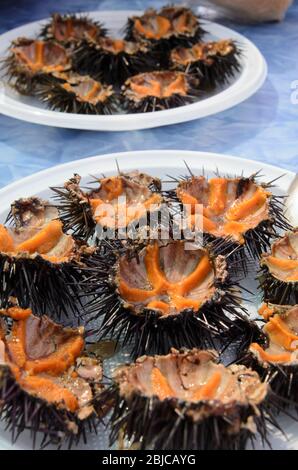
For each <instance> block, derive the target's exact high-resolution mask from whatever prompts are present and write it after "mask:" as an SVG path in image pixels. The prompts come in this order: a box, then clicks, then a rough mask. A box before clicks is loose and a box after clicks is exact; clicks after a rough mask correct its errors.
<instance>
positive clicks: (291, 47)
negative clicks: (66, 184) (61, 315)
mask: <svg viewBox="0 0 298 470" xmlns="http://www.w3.org/2000/svg"><path fill="white" fill-rule="evenodd" d="M164 3H166V2H165V1H157V0H150V1H149V0H143V1H142V0H104V1H96V0H94V1H92V0H63V2H57V1H55V2H54V1H50V0H42V1H40V0H26V1H25V0H1V2H0V33H2V32H4V31H6V30H8V29H11V28H14V27H16V26H20V25H22V24H25V23H27V22H29V21H34V20H37V19H42V18H45V17H47V16H49V14H50V13H52V12H53V11H55V10H59V11H65V12H69V11H87V10H111V9H122V10H124V9H140V10H142V9H144V8H146V7H148V6H157V7H158V6H161V5H162V4H164ZM177 3H178V2H177ZM225 24H227V25H228V26H230V27H232V28H234V29H235V30H237V31H239V32H240V33H242V34H244V35H245V36H247V37H248V38H249V39H251V40H252V41H253V42H254V43H255V44H256V45H257V46H258V47H259V49H260V50H261V51H262V53H263V54H264V56H265V58H266V60H267V62H268V66H269V74H268V77H267V80H266V82H265V84H264V85H263V87H262V88H261V89H260V90H259V91H258V92H257V93H256V94H255V95H254V96H253V97H251V98H250V99H248V100H247V101H245V102H244V103H242V104H240V105H238V106H237V107H234V108H232V109H230V110H228V111H225V112H222V113H220V114H217V115H215V116H211V117H209V118H205V119H201V120H196V121H192V122H189V123H185V124H177V125H173V126H167V127H161V128H159V129H153V130H144V131H135V132H120V133H105V132H88V131H75V130H64V129H58V128H52V127H45V126H39V125H36V124H29V123H26V122H22V121H19V120H15V119H11V118H8V117H6V116H3V115H0V186H1V187H2V186H4V185H6V184H8V183H10V182H11V181H13V180H16V179H19V178H22V177H24V176H26V175H29V174H31V173H34V172H37V171H39V170H42V169H45V168H48V167H51V166H53V165H57V164H59V163H64V162H67V161H70V160H73V159H79V158H82V157H85V156H90V155H95V154H104V153H110V152H119V151H127V150H140V149H171V148H172V149H188V150H205V151H214V152H221V153H226V154H232V155H237V156H239V157H246V158H251V159H254V160H259V161H261V162H266V163H271V164H274V165H278V166H280V167H283V168H287V169H290V170H293V171H297V166H298V145H297V140H298V129H297V124H298V104H294V101H293V100H291V94H292V93H293V90H292V89H291V83H292V82H294V81H295V80H298V55H297V51H298V3H297V1H296V2H294V4H293V6H292V7H291V8H290V10H289V11H288V13H287V16H286V19H285V21H284V22H282V23H271V24H261V25H239V24H236V23H231V22H228V21H226V22H225ZM292 101H293V102H292ZM0 112H1V110H0Z"/></svg>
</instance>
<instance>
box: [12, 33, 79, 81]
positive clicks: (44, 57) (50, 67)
mask: <svg viewBox="0 0 298 470" xmlns="http://www.w3.org/2000/svg"><path fill="white" fill-rule="evenodd" d="M10 51H11V54H13V55H14V60H15V66H16V71H17V67H20V69H24V70H27V71H28V72H30V73H31V74H37V73H52V72H62V71H64V70H66V69H68V68H69V67H70V63H69V56H68V54H67V52H66V50H65V49H64V48H63V47H62V46H61V45H59V44H57V43H55V42H52V41H47V42H45V41H39V40H33V39H20V40H17V41H16V42H15V43H14V44H13V46H12V48H11V50H10Z"/></svg>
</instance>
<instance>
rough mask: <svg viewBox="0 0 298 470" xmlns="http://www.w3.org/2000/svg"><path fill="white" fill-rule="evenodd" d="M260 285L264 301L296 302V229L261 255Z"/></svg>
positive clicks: (297, 278)
mask: <svg viewBox="0 0 298 470" xmlns="http://www.w3.org/2000/svg"><path fill="white" fill-rule="evenodd" d="M260 263H261V275H260V286H261V288H262V290H263V297H264V301H265V302H270V303H273V304H280V305H296V304H298V229H295V230H293V231H292V232H287V233H286V234H285V235H284V236H283V237H281V238H279V239H278V240H276V241H274V242H273V243H272V245H271V253H263V254H262V256H261V261H260Z"/></svg>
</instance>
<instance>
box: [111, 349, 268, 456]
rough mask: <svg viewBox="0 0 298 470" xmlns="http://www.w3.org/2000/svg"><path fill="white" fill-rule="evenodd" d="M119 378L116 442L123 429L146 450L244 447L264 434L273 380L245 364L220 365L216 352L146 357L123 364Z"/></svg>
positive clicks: (116, 379)
mask: <svg viewBox="0 0 298 470" xmlns="http://www.w3.org/2000/svg"><path fill="white" fill-rule="evenodd" d="M114 382H115V387H114V396H116V406H115V409H114V413H113V415H112V418H111V424H112V432H111V441H112V442H114V441H115V440H116V438H117V437H118V436H119V433H120V430H122V432H124V435H125V437H127V438H128V439H129V440H132V442H139V443H140V446H141V448H142V449H152V448H153V449H167V450H168V449H192V450H193V449H205V450H206V449H212V450H214V449H244V448H245V446H246V442H247V440H248V439H249V438H252V439H253V438H254V435H255V433H256V431H257V430H259V431H260V432H261V434H262V435H264V433H265V427H264V423H263V422H262V420H263V419H264V417H263V412H261V411H260V410H261V409H262V407H263V403H264V402H265V400H266V398H267V395H268V385H267V384H266V383H262V382H261V380H260V377H259V376H258V374H257V373H256V372H254V371H252V370H251V369H249V368H246V367H245V366H241V365H233V366H229V367H225V366H224V365H222V364H218V362H217V357H216V356H215V354H214V353H213V352H211V351H207V350H204V351H203V350H198V349H193V350H190V351H187V350H183V351H180V352H179V351H177V350H173V349H172V350H171V352H170V354H167V355H166V356H154V357H152V356H151V357H150V356H142V357H141V358H139V359H137V361H136V362H135V363H133V364H130V365H126V366H120V367H119V368H118V369H117V370H116V371H115V374H114ZM128 407H129V409H130V413H127V412H126V411H127V408H128ZM261 416H262V419H260V417H261ZM144 422H145V423H146V430H145V428H144V424H143V423H144ZM216 430H217V431H216Z"/></svg>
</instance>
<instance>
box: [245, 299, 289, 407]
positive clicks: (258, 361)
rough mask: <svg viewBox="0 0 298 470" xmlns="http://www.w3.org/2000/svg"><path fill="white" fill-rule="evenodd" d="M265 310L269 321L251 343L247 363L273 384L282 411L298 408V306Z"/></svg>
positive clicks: (272, 307)
mask: <svg viewBox="0 0 298 470" xmlns="http://www.w3.org/2000/svg"><path fill="white" fill-rule="evenodd" d="M264 307H266V308H265V311H266V315H264V317H265V318H267V320H268V321H267V322H266V323H265V324H264V326H263V327H262V329H261V330H260V333H261V334H260V335H259V337H258V338H255V339H254V341H253V342H252V343H251V345H250V347H249V349H248V352H247V353H246V355H245V357H244V358H243V362H244V363H245V364H247V365H249V366H251V367H253V368H254V369H255V370H257V371H258V373H259V374H260V375H261V377H262V380H264V381H266V382H267V383H268V384H269V385H270V387H271V389H272V391H273V393H275V395H276V398H277V400H279V401H280V404H279V406H280V408H281V409H284V408H286V407H288V406H290V405H294V406H295V407H296V409H298V348H297V344H298V305H295V306H281V305H273V304H269V305H266V304H265V305H264ZM262 310H264V309H262ZM268 312H269V314H268Z"/></svg>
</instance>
